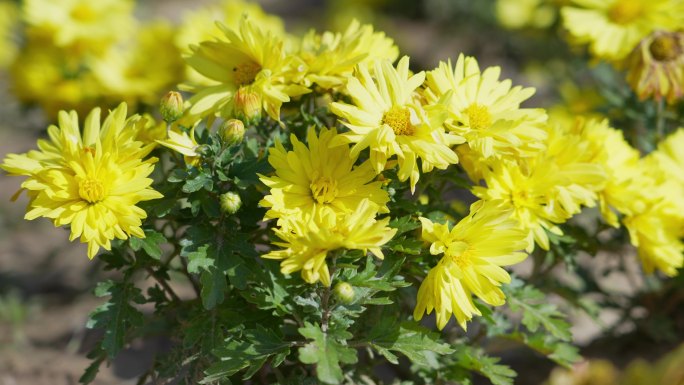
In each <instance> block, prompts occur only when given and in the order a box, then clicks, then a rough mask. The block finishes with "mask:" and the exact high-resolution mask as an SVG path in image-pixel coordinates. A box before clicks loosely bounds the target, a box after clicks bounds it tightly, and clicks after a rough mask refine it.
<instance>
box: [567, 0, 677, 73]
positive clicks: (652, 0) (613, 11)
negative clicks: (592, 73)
mask: <svg viewBox="0 0 684 385" xmlns="http://www.w3.org/2000/svg"><path fill="white" fill-rule="evenodd" d="M561 14H562V16H563V25H564V26H565V28H567V29H568V31H570V34H571V35H572V38H573V39H574V41H576V42H577V43H579V44H586V43H588V44H589V50H590V51H591V53H592V55H594V56H595V57H597V58H600V59H606V60H622V59H624V58H625V57H626V56H627V55H628V54H629V53H630V52H631V51H632V50H633V49H634V48H635V47H636V46H637V45H638V44H639V41H641V39H643V38H644V37H646V36H647V35H648V34H650V33H651V32H653V31H654V30H656V29H661V30H676V29H678V28H681V27H682V25H684V24H683V23H684V2H682V1H681V0H572V6H566V7H563V9H561Z"/></svg>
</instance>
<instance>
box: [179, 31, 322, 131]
mask: <svg viewBox="0 0 684 385" xmlns="http://www.w3.org/2000/svg"><path fill="white" fill-rule="evenodd" d="M221 29H222V31H223V34H224V37H225V40H217V41H205V42H202V43H201V44H200V45H199V46H193V47H192V51H193V52H192V55H191V56H190V57H188V58H187V62H188V64H189V65H190V66H192V67H193V68H194V69H195V70H196V71H197V72H199V73H200V74H202V75H203V76H206V77H207V78H209V79H210V80H212V81H213V82H215V84H214V85H210V86H204V85H202V84H195V85H192V84H190V85H187V86H186V87H185V89H186V90H188V91H191V92H193V93H195V95H194V96H193V97H192V98H191V99H190V104H191V105H192V106H191V107H190V109H189V113H190V114H191V115H193V116H201V117H205V116H208V115H217V116H221V117H223V118H232V117H235V109H236V106H235V99H234V95H235V93H236V92H238V91H239V90H241V89H246V90H247V91H249V92H253V93H255V94H256V95H258V96H259V99H260V100H261V102H260V103H259V104H260V105H261V106H262V108H263V109H264V110H265V111H266V112H267V113H268V115H269V116H270V117H271V118H272V119H274V120H277V121H280V107H281V105H282V104H283V103H284V102H287V101H289V100H290V97H292V96H298V95H302V94H305V93H307V92H309V90H308V88H306V87H302V86H298V85H296V84H293V83H291V82H290V81H289V79H288V77H287V72H288V71H290V70H291V68H290V63H291V60H292V59H293V58H292V57H288V56H286V54H285V51H284V49H283V39H282V37H280V36H276V35H274V34H273V33H272V32H270V31H268V30H263V29H261V28H260V27H258V26H257V25H256V23H254V22H252V21H251V20H249V19H248V18H243V19H242V20H241V22H240V27H239V30H237V31H233V30H231V29H229V28H227V27H225V26H222V25H221Z"/></svg>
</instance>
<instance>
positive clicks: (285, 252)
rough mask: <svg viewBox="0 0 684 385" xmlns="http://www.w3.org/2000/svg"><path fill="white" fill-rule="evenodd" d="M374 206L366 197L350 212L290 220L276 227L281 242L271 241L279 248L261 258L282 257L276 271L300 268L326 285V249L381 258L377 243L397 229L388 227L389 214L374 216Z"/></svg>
mask: <svg viewBox="0 0 684 385" xmlns="http://www.w3.org/2000/svg"><path fill="white" fill-rule="evenodd" d="M376 212H377V211H376V207H375V205H372V204H370V202H369V201H368V200H367V199H364V200H363V201H361V203H360V204H359V206H358V207H357V208H356V210H354V211H353V212H351V213H348V214H344V215H335V214H333V213H329V215H328V217H327V218H321V219H320V220H319V218H318V217H317V216H313V217H312V218H311V219H310V220H305V221H292V222H291V224H290V226H288V228H281V229H276V230H275V232H276V235H277V236H278V238H280V239H281V240H282V242H275V243H274V244H275V245H277V246H281V247H283V249H282V250H274V251H271V252H269V253H267V254H265V255H263V256H262V257H263V258H267V259H278V260H283V261H282V262H281V264H280V271H281V272H282V273H283V274H291V273H294V272H297V271H301V275H302V278H303V279H304V280H305V281H306V282H308V283H316V282H318V281H319V280H320V281H321V282H322V283H323V284H324V285H325V286H330V284H331V282H330V271H329V270H328V265H327V264H326V261H325V259H326V257H327V256H328V253H330V252H332V251H334V250H338V249H349V250H362V251H364V252H366V251H370V252H371V253H372V254H373V255H375V256H376V257H378V258H380V259H382V258H384V255H383V253H382V250H381V249H380V247H381V246H382V245H384V244H385V243H387V242H388V241H389V240H390V239H392V237H393V236H394V234H396V232H397V230H396V229H392V228H390V227H388V226H387V225H388V223H389V218H385V219H380V220H376V219H375V215H376Z"/></svg>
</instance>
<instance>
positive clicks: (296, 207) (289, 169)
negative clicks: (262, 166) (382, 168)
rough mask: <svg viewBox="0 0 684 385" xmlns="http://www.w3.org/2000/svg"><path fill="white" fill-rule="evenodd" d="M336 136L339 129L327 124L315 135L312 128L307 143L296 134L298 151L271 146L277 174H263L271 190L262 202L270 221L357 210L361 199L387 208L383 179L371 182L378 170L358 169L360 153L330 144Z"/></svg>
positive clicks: (366, 164)
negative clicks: (330, 127)
mask: <svg viewBox="0 0 684 385" xmlns="http://www.w3.org/2000/svg"><path fill="white" fill-rule="evenodd" d="M336 135H337V132H336V131H335V129H331V130H328V129H325V128H324V129H322V130H321V133H320V136H317V135H316V132H315V130H314V129H313V128H311V129H309V132H308V135H307V142H308V147H307V146H305V145H304V144H303V143H301V142H300V141H299V140H298V139H297V138H296V137H295V136H294V135H292V139H291V140H292V146H293V147H294V151H286V150H285V148H284V147H283V145H282V144H281V143H280V142H276V144H275V147H274V148H271V149H270V150H269V158H268V160H269V162H270V163H271V165H272V166H273V168H274V169H275V175H274V176H272V177H266V176H263V175H260V178H261V181H262V182H263V183H264V184H266V185H267V186H268V187H269V188H270V195H267V196H266V197H265V198H264V199H263V200H262V201H261V205H262V206H264V207H268V208H269V211H268V212H267V213H266V217H265V218H266V219H272V218H278V224H279V225H281V226H283V227H288V226H287V224H288V223H289V222H291V221H293V220H305V219H307V218H310V217H311V216H318V217H319V219H320V218H325V217H327V218H330V217H331V214H333V215H334V214H344V213H349V212H353V211H354V210H355V209H356V207H358V206H359V204H360V202H361V201H362V200H363V199H368V201H369V204H370V205H371V206H373V207H375V209H376V211H377V210H380V211H381V212H387V207H386V206H385V204H386V203H387V201H389V197H388V195H387V192H386V191H385V190H383V189H382V182H379V181H375V182H374V181H373V179H375V176H376V173H375V171H374V170H373V167H372V166H371V165H370V163H369V162H364V163H362V164H361V165H359V166H356V167H355V166H354V164H355V163H356V159H357V157H356V156H353V157H352V156H350V155H349V147H348V146H337V147H333V148H328V146H329V144H330V142H331V140H332V139H333V138H334V137H335V136H336Z"/></svg>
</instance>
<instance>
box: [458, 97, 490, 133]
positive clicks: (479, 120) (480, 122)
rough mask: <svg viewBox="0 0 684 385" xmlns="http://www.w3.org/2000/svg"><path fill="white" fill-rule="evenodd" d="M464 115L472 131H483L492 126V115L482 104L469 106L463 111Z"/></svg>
mask: <svg viewBox="0 0 684 385" xmlns="http://www.w3.org/2000/svg"><path fill="white" fill-rule="evenodd" d="M465 114H466V115H467V116H468V125H469V126H470V128H471V129H473V130H483V129H485V128H489V126H491V125H492V115H491V114H490V113H489V109H488V108H487V107H486V106H483V105H482V104H477V103H473V104H471V105H470V106H468V108H466V109H465Z"/></svg>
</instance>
